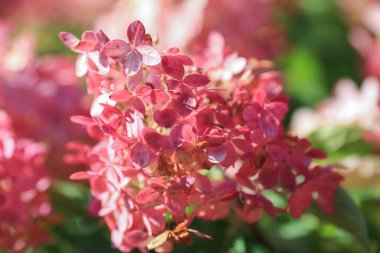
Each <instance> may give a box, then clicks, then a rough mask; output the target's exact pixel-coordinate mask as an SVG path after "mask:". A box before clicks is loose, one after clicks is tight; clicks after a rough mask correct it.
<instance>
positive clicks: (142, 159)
mask: <svg viewBox="0 0 380 253" xmlns="http://www.w3.org/2000/svg"><path fill="white" fill-rule="evenodd" d="M130 159H131V163H132V165H133V166H134V167H135V168H136V169H142V168H144V167H146V166H147V165H148V163H149V159H150V154H149V151H148V150H147V148H146V147H145V146H144V145H143V144H141V143H136V144H135V145H134V146H133V147H132V148H131V154H130Z"/></svg>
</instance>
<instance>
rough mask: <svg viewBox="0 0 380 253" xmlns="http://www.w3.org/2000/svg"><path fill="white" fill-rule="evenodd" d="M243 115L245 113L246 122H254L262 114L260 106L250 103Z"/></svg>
mask: <svg viewBox="0 0 380 253" xmlns="http://www.w3.org/2000/svg"><path fill="white" fill-rule="evenodd" d="M242 115H243V119H244V120H245V121H246V122H252V121H256V120H257V118H258V117H259V115H260V111H259V109H258V108H256V107H254V106H251V105H249V106H246V107H244V109H243V114H242Z"/></svg>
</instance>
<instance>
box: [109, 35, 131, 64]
mask: <svg viewBox="0 0 380 253" xmlns="http://www.w3.org/2000/svg"><path fill="white" fill-rule="evenodd" d="M130 51H131V46H130V45H129V44H128V43H127V42H125V41H124V40H111V41H109V42H107V43H106V44H105V45H104V48H103V52H104V54H105V55H107V56H108V57H110V58H113V59H118V58H120V57H121V56H123V55H125V54H128V53H129V52H130Z"/></svg>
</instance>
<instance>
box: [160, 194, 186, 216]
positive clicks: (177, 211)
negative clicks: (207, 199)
mask: <svg viewBox="0 0 380 253" xmlns="http://www.w3.org/2000/svg"><path fill="white" fill-rule="evenodd" d="M165 206H166V207H167V208H168V209H169V211H170V212H171V214H172V215H173V216H174V217H178V218H180V219H182V218H183V217H184V216H185V207H186V199H185V198H184V196H181V195H174V194H167V195H166V196H165Z"/></svg>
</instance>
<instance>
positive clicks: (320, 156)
mask: <svg viewBox="0 0 380 253" xmlns="http://www.w3.org/2000/svg"><path fill="white" fill-rule="evenodd" d="M307 154H308V155H309V156H311V157H313V158H316V159H324V158H326V157H327V154H326V152H324V151H322V150H320V149H311V150H310V151H308V152H307Z"/></svg>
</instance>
